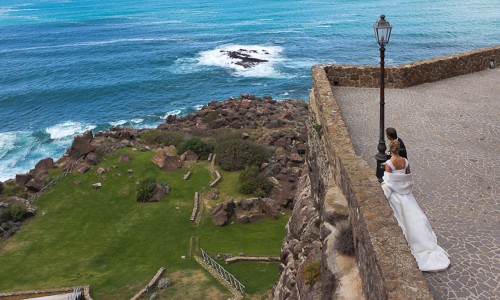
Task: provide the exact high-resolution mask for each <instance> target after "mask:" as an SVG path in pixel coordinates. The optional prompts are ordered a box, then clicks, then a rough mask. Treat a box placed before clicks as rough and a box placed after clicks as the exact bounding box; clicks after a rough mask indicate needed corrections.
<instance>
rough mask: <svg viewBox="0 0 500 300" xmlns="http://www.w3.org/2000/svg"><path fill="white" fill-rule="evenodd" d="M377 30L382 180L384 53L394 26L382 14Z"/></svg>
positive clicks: (380, 168)
mask: <svg viewBox="0 0 500 300" xmlns="http://www.w3.org/2000/svg"><path fill="white" fill-rule="evenodd" d="M373 28H374V30H375V37H376V38H377V43H378V44H379V45H380V137H379V140H378V146H377V149H378V153H377V154H376V155H375V158H376V159H377V170H376V175H377V178H378V181H379V182H382V177H383V176H384V165H383V163H384V162H385V161H386V160H387V154H386V153H385V150H386V149H387V147H386V146H385V138H384V114H385V112H384V105H385V101H384V77H385V72H384V54H385V45H387V44H388V43H389V38H390V37H391V30H392V26H391V24H389V22H388V21H386V20H385V15H380V20H378V21H377V22H375V25H373Z"/></svg>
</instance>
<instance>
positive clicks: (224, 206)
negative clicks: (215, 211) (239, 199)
mask: <svg viewBox="0 0 500 300" xmlns="http://www.w3.org/2000/svg"><path fill="white" fill-rule="evenodd" d="M235 208H236V203H234V201H233V200H230V201H226V202H224V203H223V204H222V209H224V210H225V211H227V212H228V213H230V214H232V213H233V212H234V209H235Z"/></svg>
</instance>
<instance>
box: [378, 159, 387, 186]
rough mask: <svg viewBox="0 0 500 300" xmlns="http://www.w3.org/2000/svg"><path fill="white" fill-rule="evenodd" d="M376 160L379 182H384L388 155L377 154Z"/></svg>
mask: <svg viewBox="0 0 500 300" xmlns="http://www.w3.org/2000/svg"><path fill="white" fill-rule="evenodd" d="M375 159H376V160H377V170H376V172H375V175H377V178H378V182H382V177H384V171H385V162H386V161H387V159H388V156H387V154H384V153H377V154H375Z"/></svg>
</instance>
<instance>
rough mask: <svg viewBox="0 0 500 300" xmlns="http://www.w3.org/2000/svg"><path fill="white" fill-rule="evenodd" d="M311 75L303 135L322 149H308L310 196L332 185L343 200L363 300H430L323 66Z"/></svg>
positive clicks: (414, 262)
mask: <svg viewBox="0 0 500 300" xmlns="http://www.w3.org/2000/svg"><path fill="white" fill-rule="evenodd" d="M312 74H313V87H314V88H313V91H312V92H311V97H310V102H309V118H310V119H309V121H308V122H309V126H310V127H312V128H308V132H310V133H311V132H313V134H317V138H316V139H320V140H321V143H319V144H318V145H320V144H321V147H309V150H310V152H309V154H308V161H309V165H310V170H311V181H312V182H315V183H314V184H313V186H312V192H313V194H315V195H316V197H318V196H319V197H320V198H321V197H323V198H324V195H325V187H326V186H328V185H332V184H335V185H336V186H338V188H339V190H340V191H341V192H342V193H343V195H344V196H345V199H346V200H347V202H348V206H349V220H350V221H351V224H352V227H353V235H354V245H355V249H356V258H357V260H358V268H359V272H360V276H361V280H362V283H363V289H364V292H365V295H366V297H367V299H432V295H431V294H430V292H429V289H428V286H427V283H426V281H425V279H424V277H423V275H422V272H421V271H420V270H419V269H418V266H417V264H416V261H415V259H414V258H413V256H412V254H411V252H410V249H409V247H408V244H407V242H406V239H405V237H404V235H403V233H402V231H401V229H400V228H399V226H398V224H397V222H396V220H395V218H394V217H393V215H392V210H391V208H390V206H389V204H388V202H387V200H386V199H385V196H384V194H383V192H382V189H381V187H380V184H379V183H378V180H377V178H376V177H375V175H374V171H373V170H371V169H369V167H368V165H367V164H366V162H365V161H364V160H363V158H361V157H360V156H358V155H356V153H355V151H354V146H353V145H352V141H351V138H350V135H349V133H348V132H347V128H346V126H345V124H344V121H343V119H342V115H341V113H340V108H339V106H338V103H337V101H336V99H335V98H334V96H333V92H332V87H331V84H330V82H329V79H328V78H327V74H326V72H325V66H316V67H314V68H313V70H312ZM312 140H314V139H312ZM309 142H310V143H311V142H312V141H311V140H310V141H309ZM315 157H316V158H318V159H315ZM319 158H321V159H319ZM325 160H326V161H325ZM314 178H316V179H314ZM329 181H333V182H332V183H329ZM320 201H321V200H320Z"/></svg>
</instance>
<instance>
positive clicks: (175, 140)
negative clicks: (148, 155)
mask: <svg viewBox="0 0 500 300" xmlns="http://www.w3.org/2000/svg"><path fill="white" fill-rule="evenodd" d="M139 137H140V138H141V139H142V140H144V141H145V142H146V143H149V144H160V145H163V146H170V145H174V146H175V147H178V146H179V145H180V144H181V143H182V142H184V134H182V133H181V132H178V131H168V130H159V129H151V130H145V131H143V132H141V133H140V134H139Z"/></svg>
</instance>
